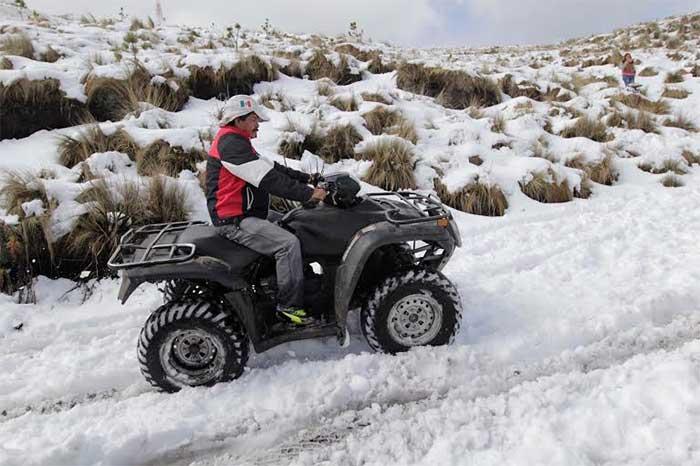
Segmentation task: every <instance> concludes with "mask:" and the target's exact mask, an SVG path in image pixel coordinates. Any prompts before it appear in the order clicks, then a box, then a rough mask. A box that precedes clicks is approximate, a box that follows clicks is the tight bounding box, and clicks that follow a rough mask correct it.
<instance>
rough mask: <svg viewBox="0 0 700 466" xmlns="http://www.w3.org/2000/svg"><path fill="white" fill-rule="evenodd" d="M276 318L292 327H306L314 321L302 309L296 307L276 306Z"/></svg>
mask: <svg viewBox="0 0 700 466" xmlns="http://www.w3.org/2000/svg"><path fill="white" fill-rule="evenodd" d="M277 317H278V318H279V319H280V320H281V321H282V322H288V323H291V324H294V325H308V324H310V323H312V322H313V321H314V319H313V318H312V317H310V316H309V315H308V314H307V313H306V311H305V310H304V309H301V308H298V307H282V306H277Z"/></svg>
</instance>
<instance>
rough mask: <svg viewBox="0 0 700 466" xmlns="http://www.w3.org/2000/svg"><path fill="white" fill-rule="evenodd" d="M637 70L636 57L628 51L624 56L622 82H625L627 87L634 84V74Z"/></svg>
mask: <svg viewBox="0 0 700 466" xmlns="http://www.w3.org/2000/svg"><path fill="white" fill-rule="evenodd" d="M636 72H637V71H636V70H635V68H634V59H632V55H630V54H629V53H626V54H625V56H624V57H623V58H622V82H624V83H625V87H629V86H630V85H631V84H634V75H635V74H636Z"/></svg>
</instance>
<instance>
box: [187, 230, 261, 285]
mask: <svg viewBox="0 0 700 466" xmlns="http://www.w3.org/2000/svg"><path fill="white" fill-rule="evenodd" d="M178 242H180V243H192V244H194V245H195V247H196V255H197V256H200V257H201V256H209V257H214V258H216V259H220V260H222V261H224V262H226V263H227V264H228V265H229V266H231V273H233V274H236V273H237V272H240V271H242V270H243V269H244V268H245V267H247V266H248V265H250V264H251V263H252V262H253V261H255V260H256V259H258V258H259V257H260V256H261V254H259V253H257V252H255V251H253V250H252V249H248V248H247V247H245V246H241V245H240V244H236V243H234V242H233V241H230V240H227V239H226V238H224V237H222V236H221V235H219V234H218V233H217V232H216V228H215V227H213V226H210V225H193V226H191V227H189V228H187V229H186V230H185V231H183V232H182V233H181V234H180V237H179V238H178Z"/></svg>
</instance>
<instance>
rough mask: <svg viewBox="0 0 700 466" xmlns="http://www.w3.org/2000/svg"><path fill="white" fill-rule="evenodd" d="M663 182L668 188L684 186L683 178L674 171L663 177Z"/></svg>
mask: <svg viewBox="0 0 700 466" xmlns="http://www.w3.org/2000/svg"><path fill="white" fill-rule="evenodd" d="M661 184H662V185H664V186H666V187H667V188H680V187H682V186H684V183H683V180H681V178H680V177H679V176H677V175H674V174H673V173H669V174H668V175H666V176H664V177H663V178H661Z"/></svg>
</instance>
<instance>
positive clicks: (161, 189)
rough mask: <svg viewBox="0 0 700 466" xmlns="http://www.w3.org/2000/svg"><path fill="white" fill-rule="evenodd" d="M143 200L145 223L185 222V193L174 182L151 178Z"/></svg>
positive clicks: (186, 214)
mask: <svg viewBox="0 0 700 466" xmlns="http://www.w3.org/2000/svg"><path fill="white" fill-rule="evenodd" d="M145 194H146V196H145V200H144V209H145V218H144V222H145V223H170V222H181V221H183V220H187V218H188V216H189V211H188V209H187V193H186V192H185V191H184V190H183V189H182V188H181V187H180V186H179V185H178V184H177V182H176V181H174V180H169V179H168V178H166V177H164V176H154V177H153V178H151V180H150V182H149V184H148V188H147V190H146V193H145Z"/></svg>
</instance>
